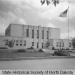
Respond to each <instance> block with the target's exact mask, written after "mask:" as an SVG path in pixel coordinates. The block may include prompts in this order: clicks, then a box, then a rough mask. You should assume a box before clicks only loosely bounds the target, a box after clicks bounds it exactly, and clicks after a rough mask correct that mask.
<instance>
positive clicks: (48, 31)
mask: <svg viewBox="0 0 75 75" xmlns="http://www.w3.org/2000/svg"><path fill="white" fill-rule="evenodd" d="M47 39H49V31H47Z"/></svg>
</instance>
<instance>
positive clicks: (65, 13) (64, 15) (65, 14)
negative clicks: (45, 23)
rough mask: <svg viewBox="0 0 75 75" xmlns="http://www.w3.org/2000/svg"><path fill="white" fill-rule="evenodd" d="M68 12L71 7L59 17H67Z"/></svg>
mask: <svg viewBox="0 0 75 75" xmlns="http://www.w3.org/2000/svg"><path fill="white" fill-rule="evenodd" d="M68 10H69V7H68V8H67V9H66V10H65V11H63V12H62V13H61V14H60V15H59V17H67V14H68Z"/></svg>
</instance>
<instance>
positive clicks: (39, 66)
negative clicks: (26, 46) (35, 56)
mask: <svg viewBox="0 0 75 75" xmlns="http://www.w3.org/2000/svg"><path fill="white" fill-rule="evenodd" d="M0 69H26V70H48V69H59V70H60V69H75V58H65V59H64V58H62V59H61V58H58V59H40V60H18V61H0Z"/></svg>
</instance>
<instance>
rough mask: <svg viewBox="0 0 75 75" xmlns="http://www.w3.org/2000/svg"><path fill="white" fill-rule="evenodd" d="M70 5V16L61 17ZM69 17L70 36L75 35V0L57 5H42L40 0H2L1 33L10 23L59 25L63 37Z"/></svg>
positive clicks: (68, 0)
mask: <svg viewBox="0 0 75 75" xmlns="http://www.w3.org/2000/svg"><path fill="white" fill-rule="evenodd" d="M68 6H69V11H68V12H69V17H68V16H67V17H66V18H61V17H59V15H60V13H61V12H63V11H64V10H66V9H67V8H68ZM68 19H69V30H70V37H74V36H75V0H63V1H62V2H60V3H59V4H58V5H57V6H56V7H55V6H54V5H52V4H50V5H49V6H47V5H46V4H44V5H42V6H41V3H40V0H0V33H1V34H3V33H4V31H5V29H6V27H7V26H8V25H9V24H10V23H20V24H29V25H41V26H49V27H54V28H55V27H57V28H60V30H61V38H65V37H67V33H68Z"/></svg>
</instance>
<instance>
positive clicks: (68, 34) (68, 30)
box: [68, 6, 69, 48]
mask: <svg viewBox="0 0 75 75" xmlns="http://www.w3.org/2000/svg"><path fill="white" fill-rule="evenodd" d="M68 45H69V6H68ZM68 48H69V46H68Z"/></svg>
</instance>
